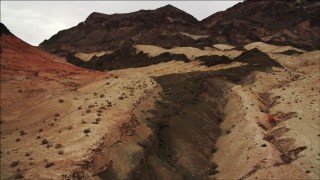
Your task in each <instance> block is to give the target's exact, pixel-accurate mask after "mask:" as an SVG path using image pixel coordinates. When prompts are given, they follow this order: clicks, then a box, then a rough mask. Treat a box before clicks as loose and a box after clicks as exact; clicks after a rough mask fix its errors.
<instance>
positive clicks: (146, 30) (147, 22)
mask: <svg viewBox="0 0 320 180" xmlns="http://www.w3.org/2000/svg"><path fill="white" fill-rule="evenodd" d="M186 34H187V35H186ZM207 34H208V32H207V30H206V29H205V28H203V27H202V26H201V24H200V22H199V21H197V19H195V18H194V17H192V16H191V15H189V14H187V13H186V12H184V11H182V10H180V9H178V8H175V7H173V6H171V5H167V6H164V7H161V8H158V9H156V10H140V11H137V12H133V13H127V14H112V15H106V14H102V13H97V12H94V13H92V14H90V15H89V16H88V17H87V19H86V20H85V21H84V22H81V23H79V24H78V25H77V26H75V27H72V28H70V29H67V30H63V31H60V32H58V33H57V34H56V35H54V36H52V37H51V38H50V39H49V40H45V41H44V42H42V43H41V44H40V47H41V48H42V49H45V50H47V51H50V52H53V53H57V52H59V51H68V52H74V51H81V52H94V51H101V50H106V49H107V50H116V49H118V48H119V47H122V46H124V45H126V44H127V43H133V44H153V45H157V46H161V47H167V48H169V47H173V46H199V47H204V46H209V45H210V44H211V41H210V40H209V39H205V38H199V39H197V38H196V39H195V38H192V37H190V35H196V36H200V37H206V36H204V35H207Z"/></svg>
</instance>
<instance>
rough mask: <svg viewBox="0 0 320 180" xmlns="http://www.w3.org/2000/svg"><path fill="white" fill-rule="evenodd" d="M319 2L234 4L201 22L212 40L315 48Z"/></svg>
mask: <svg viewBox="0 0 320 180" xmlns="http://www.w3.org/2000/svg"><path fill="white" fill-rule="evenodd" d="M319 6H320V2H319V1H305V0H296V1H256V0H247V1H244V2H242V3H238V4H237V5H235V6H234V7H232V8H229V9H228V10H226V11H223V12H219V13H216V14H213V15H211V16H209V17H208V18H206V19H204V20H202V24H203V25H204V26H205V27H207V28H209V29H210V30H209V31H210V32H211V37H212V39H211V40H213V41H215V42H220V43H226V44H233V45H243V44H246V43H251V42H255V41H263V42H266V43H271V44H277V45H292V46H296V47H300V48H304V49H317V48H319V42H320V41H319V37H320V26H319V17H320V11H319Z"/></svg>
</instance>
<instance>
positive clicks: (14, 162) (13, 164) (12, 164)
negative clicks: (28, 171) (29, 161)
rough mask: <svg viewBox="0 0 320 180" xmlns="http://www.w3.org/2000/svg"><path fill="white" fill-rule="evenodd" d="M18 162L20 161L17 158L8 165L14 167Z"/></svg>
mask: <svg viewBox="0 0 320 180" xmlns="http://www.w3.org/2000/svg"><path fill="white" fill-rule="evenodd" d="M19 163H20V161H19V160H17V161H13V162H12V163H11V164H10V167H16V166H18V165H19Z"/></svg>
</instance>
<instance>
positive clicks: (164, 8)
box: [158, 4, 182, 12]
mask: <svg viewBox="0 0 320 180" xmlns="http://www.w3.org/2000/svg"><path fill="white" fill-rule="evenodd" d="M158 10H167V11H179V12H181V11H182V10H181V9H179V8H177V7H175V6H172V5H171V4H167V5H165V6H162V7H160V8H158Z"/></svg>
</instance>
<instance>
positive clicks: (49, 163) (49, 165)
mask: <svg viewBox="0 0 320 180" xmlns="http://www.w3.org/2000/svg"><path fill="white" fill-rule="evenodd" d="M51 166H54V163H53V162H47V163H46V165H45V166H44V167H45V168H49V167H51Z"/></svg>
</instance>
